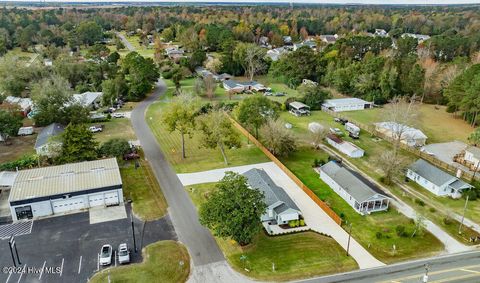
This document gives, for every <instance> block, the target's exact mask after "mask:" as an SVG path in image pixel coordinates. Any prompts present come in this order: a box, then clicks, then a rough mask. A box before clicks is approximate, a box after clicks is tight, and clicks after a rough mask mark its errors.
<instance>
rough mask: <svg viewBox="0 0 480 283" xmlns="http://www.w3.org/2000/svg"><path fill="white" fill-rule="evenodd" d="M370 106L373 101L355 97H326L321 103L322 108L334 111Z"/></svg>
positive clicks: (361, 108)
mask: <svg viewBox="0 0 480 283" xmlns="http://www.w3.org/2000/svg"><path fill="white" fill-rule="evenodd" d="M372 107H373V102H368V101H365V100H363V99H360V98H356V97H351V98H337V99H327V100H325V102H323V104H322V108H324V109H327V110H330V111H334V112H342V111H355V110H363V109H368V108H372Z"/></svg>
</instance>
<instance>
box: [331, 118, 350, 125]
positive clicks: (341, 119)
mask: <svg viewBox="0 0 480 283" xmlns="http://www.w3.org/2000/svg"><path fill="white" fill-rule="evenodd" d="M333 121H335V122H337V123H340V124H342V125H345V124H346V123H348V120H347V119H343V118H335V119H333Z"/></svg>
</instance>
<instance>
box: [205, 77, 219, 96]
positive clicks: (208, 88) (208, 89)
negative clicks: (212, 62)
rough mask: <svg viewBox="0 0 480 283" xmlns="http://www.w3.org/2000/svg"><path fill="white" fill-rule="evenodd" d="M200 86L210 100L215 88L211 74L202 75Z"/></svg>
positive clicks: (215, 84) (215, 83)
mask: <svg viewBox="0 0 480 283" xmlns="http://www.w3.org/2000/svg"><path fill="white" fill-rule="evenodd" d="M202 88H203V90H204V91H205V95H206V96H207V97H208V98H209V99H210V100H212V99H213V97H214V96H215V89H217V82H216V81H215V79H214V78H213V76H212V75H208V76H206V77H203V79H202Z"/></svg>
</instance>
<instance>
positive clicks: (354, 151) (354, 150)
mask: <svg viewBox="0 0 480 283" xmlns="http://www.w3.org/2000/svg"><path fill="white" fill-rule="evenodd" d="M327 142H328V144H329V145H331V146H333V147H334V148H336V149H338V150H339V151H340V152H341V153H343V154H346V155H348V156H350V157H352V158H360V157H362V156H363V155H364V154H365V151H364V150H363V149H361V148H359V147H358V146H356V145H354V144H353V143H351V142H348V141H344V140H342V139H341V138H339V137H338V136H336V135H333V134H330V135H328V136H327Z"/></svg>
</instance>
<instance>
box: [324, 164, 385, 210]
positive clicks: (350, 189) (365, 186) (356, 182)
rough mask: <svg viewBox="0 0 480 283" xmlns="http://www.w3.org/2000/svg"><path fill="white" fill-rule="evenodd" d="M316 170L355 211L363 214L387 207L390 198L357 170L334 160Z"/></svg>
mask: <svg viewBox="0 0 480 283" xmlns="http://www.w3.org/2000/svg"><path fill="white" fill-rule="evenodd" d="M318 171H319V173H320V179H322V181H324V182H325V183H326V184H327V185H328V186H329V187H330V188H332V190H333V191H334V192H335V193H336V194H337V195H339V196H340V197H342V198H343V199H344V200H345V201H346V202H347V203H348V204H349V205H350V206H351V207H352V208H353V209H355V211H356V212H358V213H360V214H362V215H364V214H369V213H372V212H377V211H384V210H387V209H388V206H389V204H390V198H389V197H388V196H386V195H385V194H384V193H383V192H382V191H381V190H380V189H378V188H377V187H376V186H374V185H373V184H372V183H370V182H369V181H368V180H366V179H365V178H363V177H362V176H361V175H360V174H358V173H357V172H354V171H351V170H349V169H347V168H345V167H343V166H342V165H341V164H339V163H338V162H336V161H330V162H328V163H326V164H325V165H323V166H322V167H320V168H319V169H318Z"/></svg>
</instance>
